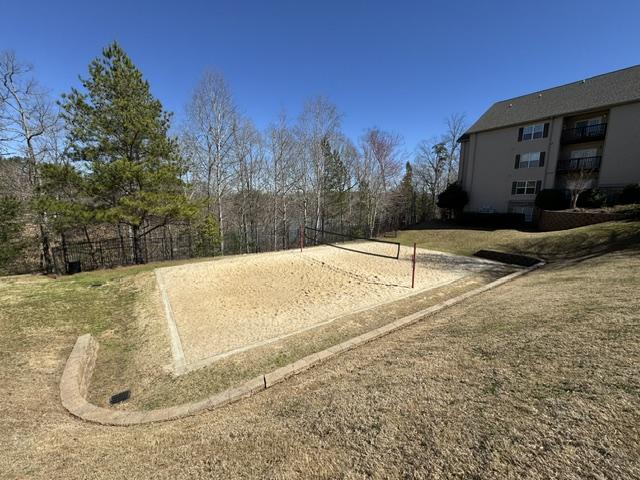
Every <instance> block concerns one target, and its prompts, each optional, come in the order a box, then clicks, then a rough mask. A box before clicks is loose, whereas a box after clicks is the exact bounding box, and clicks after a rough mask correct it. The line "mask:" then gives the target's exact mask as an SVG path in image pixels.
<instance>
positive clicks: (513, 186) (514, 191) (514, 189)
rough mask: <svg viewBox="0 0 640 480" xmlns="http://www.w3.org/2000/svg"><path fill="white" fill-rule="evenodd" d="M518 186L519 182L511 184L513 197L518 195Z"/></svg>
mask: <svg viewBox="0 0 640 480" xmlns="http://www.w3.org/2000/svg"><path fill="white" fill-rule="evenodd" d="M517 184H518V182H513V183H512V184H511V195H515V194H516V185H517Z"/></svg>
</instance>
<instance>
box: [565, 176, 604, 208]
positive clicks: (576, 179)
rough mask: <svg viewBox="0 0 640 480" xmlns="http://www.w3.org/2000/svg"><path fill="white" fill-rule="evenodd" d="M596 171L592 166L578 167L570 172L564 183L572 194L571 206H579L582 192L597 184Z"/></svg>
mask: <svg viewBox="0 0 640 480" xmlns="http://www.w3.org/2000/svg"><path fill="white" fill-rule="evenodd" d="M595 180H596V173H595V171H594V170H593V169H591V168H578V169H577V170H573V171H571V172H569V173H568V174H567V175H566V177H565V180H564V184H565V186H566V188H567V190H569V193H570V194H571V208H576V207H577V206H578V198H579V197H580V194H581V193H582V192H584V191H586V190H589V189H590V188H592V187H593V186H594V185H595V183H596V182H595Z"/></svg>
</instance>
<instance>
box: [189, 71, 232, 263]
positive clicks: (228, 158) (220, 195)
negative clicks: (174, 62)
mask: <svg viewBox="0 0 640 480" xmlns="http://www.w3.org/2000/svg"><path fill="white" fill-rule="evenodd" d="M187 118H188V122H187V129H186V130H187V132H186V134H185V139H184V141H185V143H186V144H187V145H188V149H189V150H190V151H191V154H192V156H193V164H194V165H195V166H196V169H195V170H196V171H195V174H196V175H197V176H198V179H199V180H200V181H201V182H202V184H203V185H204V190H205V198H206V204H207V211H208V212H211V211H213V210H214V209H215V212H216V215H217V219H218V228H219V229H220V247H221V250H222V253H223V254H224V234H225V226H226V218H225V209H224V201H225V198H226V195H227V193H228V192H229V190H230V188H231V184H232V181H233V175H234V167H233V162H234V156H233V147H234V129H235V128H236V125H237V123H238V114H237V111H236V106H235V104H234V102H233V98H232V96H231V91H230V89H229V87H228V85H227V83H226V81H225V79H224V77H223V76H222V75H221V74H220V73H218V72H213V71H207V72H205V73H204V75H203V76H202V79H201V80H200V83H198V85H197V86H196V88H195V90H194V92H193V96H192V98H191V103H190V104H189V105H188V107H187Z"/></svg>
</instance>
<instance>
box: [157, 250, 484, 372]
mask: <svg viewBox="0 0 640 480" xmlns="http://www.w3.org/2000/svg"><path fill="white" fill-rule="evenodd" d="M346 248H349V249H354V250H361V251H368V252H369V253H375V254H388V253H391V254H392V255H393V254H395V250H394V249H395V247H393V246H389V245H386V244H371V243H369V242H366V243H362V244H349V245H347V246H346ZM411 253H412V249H409V248H407V247H402V249H401V253H400V258H399V259H398V260H396V259H395V258H381V257H379V256H373V255H364V254H361V253H355V252H353V251H351V250H345V249H338V248H335V247H331V246H318V247H311V248H305V249H304V251H303V252H300V251H299V250H291V251H287V252H274V253H263V254H255V255H242V256H234V257H228V258H223V259H219V260H214V261H207V262H201V263H195V264H186V265H181V266H176V267H168V268H162V269H159V272H158V273H160V275H161V277H162V284H164V288H165V289H166V293H167V297H168V300H169V302H170V305H171V310H172V311H173V317H174V321H175V324H176V326H177V331H178V334H179V337H180V342H181V344H182V349H183V351H184V356H185V359H186V364H187V365H190V364H191V365H193V364H197V363H202V362H203V361H208V360H211V361H215V360H216V359H219V358H223V357H224V356H228V355H230V354H233V353H236V352H239V351H243V350H246V349H248V348H252V347H255V346H258V345H263V344H265V343H269V342H272V341H276V340H277V339H279V338H282V337H283V336H288V335H292V334H295V333H296V332H300V331H304V330H308V329H310V328H313V327H315V326H318V325H321V324H326V323H328V322H331V321H334V320H335V319H337V318H339V317H341V316H344V315H347V314H350V313H354V312H356V311H359V310H363V309H368V308H372V307H375V306H376V305H380V304H384V303H388V302H391V301H395V300H398V299H400V298H402V297H405V296H410V295H413V294H416V293H418V292H420V291H424V290H428V289H431V288H436V287H438V286H441V285H444V284H447V283H450V282H453V281H456V280H458V279H460V278H463V277H464V276H466V275H469V274H471V273H474V272H478V271H481V270H485V269H487V268H492V266H493V265H494V264H493V262H489V261H485V260H480V259H474V258H469V257H460V256H454V255H448V254H442V253H437V252H431V251H426V250H421V249H419V250H418V254H417V267H416V283H415V288H414V289H411Z"/></svg>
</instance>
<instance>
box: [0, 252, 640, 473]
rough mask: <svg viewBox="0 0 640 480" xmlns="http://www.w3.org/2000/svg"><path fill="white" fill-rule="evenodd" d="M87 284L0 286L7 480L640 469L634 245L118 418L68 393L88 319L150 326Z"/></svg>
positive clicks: (112, 288) (0, 409)
mask: <svg viewBox="0 0 640 480" xmlns="http://www.w3.org/2000/svg"><path fill="white" fill-rule="evenodd" d="M103 275H107V274H106V273H105V274H103ZM84 278H85V280H86V282H87V285H85V286H83V285H82V282H83V281H85V280H82V277H80V278H79V279H78V280H73V281H70V280H69V282H70V283H65V282H62V283H57V282H50V281H44V282H43V281H40V280H33V281H31V280H28V279H26V280H24V281H22V282H21V283H18V282H16V281H14V280H11V281H8V282H9V283H8V284H6V283H5V281H1V280H0V302H1V304H2V307H3V308H2V310H0V352H1V353H0V355H1V360H2V363H1V364H0V365H1V366H0V381H1V382H2V385H3V392H6V393H4V396H5V398H4V401H3V402H2V403H1V404H0V431H1V432H2V435H0V452H1V454H0V472H2V473H1V476H3V478H4V477H6V478H24V477H37V478H62V477H64V478H121V477H123V476H126V477H127V478H150V477H154V478H225V479H227V478H248V477H249V478H452V477H453V478H535V479H546V478H569V479H572V478H575V479H578V478H612V479H613V478H640V461H639V459H638V458H639V457H638V445H639V444H640V430H639V429H638V425H639V424H640V371H639V370H638V365H639V364H640V315H639V314H638V312H639V311H640V297H639V296H638V294H637V292H638V290H639V288H640V250H639V249H638V248H637V247H636V248H635V249H625V250H619V251H616V252H610V253H607V254H605V255H603V256H600V257H596V258H591V259H589V260H585V261H578V262H573V263H570V264H563V263H556V264H553V265H551V266H549V267H547V268H545V269H544V270H542V271H539V272H536V273H533V274H531V275H529V276H527V277H523V278H521V279H518V280H516V281H515V282H513V283H511V284H507V285H505V286H502V287H500V288H498V289H496V290H493V291H490V292H487V293H485V294H483V295H480V296H478V297H475V298H473V299H471V300H470V301H467V302H465V303H464V304H461V305H458V306H455V307H453V308H451V309H450V310H447V311H444V312H441V313H440V314H438V315H436V316H435V317H433V318H431V319H429V320H428V321H425V322H422V323H419V324H417V325H415V326H413V327H410V328H408V329H405V330H403V331H400V332H396V333H394V334H392V335H389V336H388V337H385V338H383V339H381V340H379V341H376V342H374V343H371V344H369V345H366V346H364V347H362V348H360V349H357V350H355V351H351V352H349V353H347V354H344V355H341V356H339V357H337V358H335V359H334V360H331V361H329V362H327V363H326V364H323V365H321V366H319V367H316V368H314V369H312V370H310V371H308V372H306V373H305V374H303V375H300V376H298V377H295V378H293V379H290V380H288V381H287V382H285V383H284V384H281V385H279V386H276V387H274V388H272V389H269V390H267V391H265V392H263V393H261V394H259V395H257V396H255V397H253V398H250V399H247V400H244V401H242V402H240V403H237V404H234V405H230V406H228V407H225V408H222V409H219V410H216V411H212V412H207V413H205V414H203V415H200V416H196V417H192V418H187V419H183V420H179V421H175V422H170V423H165V424H158V425H147V426H139V427H131V428H126V429H124V428H114V427H99V426H95V425H91V424H85V423H82V422H80V421H77V420H76V419H74V418H72V417H70V416H69V415H68V414H67V413H66V412H65V411H64V410H63V409H62V407H61V405H60V402H59V400H58V381H59V378H60V374H61V372H62V368H63V365H64V361H65V359H66V356H67V355H68V353H69V351H70V349H71V347H72V345H73V342H74V340H75V336H76V335H77V334H78V332H79V331H82V330H83V329H86V328H87V327H88V326H90V328H89V329H90V330H91V331H92V332H93V333H94V334H96V335H103V336H105V334H104V332H107V331H109V330H112V332H111V333H110V335H113V336H114V337H117V336H120V335H124V334H125V332H133V333H135V332H138V333H140V331H139V330H137V328H138V327H135V329H132V330H129V328H133V327H128V326H127V323H126V322H124V321H123V319H121V316H122V315H123V311H131V304H129V303H128V302H132V301H134V300H133V299H131V298H130V296H131V291H130V290H128V289H129V288H133V289H134V290H135V288H138V287H136V286H135V285H133V286H131V285H129V284H126V285H127V287H126V288H124V285H125V284H119V283H118V282H119V281H120V280H118V279H117V278H111V277H109V278H108V279H107V281H106V284H105V285H103V286H102V287H89V286H88V283H89V280H88V279H87V278H88V277H84ZM95 278H96V277H92V279H91V281H95ZM101 278H103V279H104V278H106V277H101ZM74 282H80V284H76V283H74ZM85 287H86V288H85ZM122 288H124V290H123V291H120V289H122ZM140 288H142V287H140ZM65 292H67V293H66V296H65ZM118 292H120V293H118ZM70 295H72V296H73V298H76V299H78V300H79V301H82V302H85V305H84V308H79V307H76V306H74V305H71V304H68V303H65V300H64V299H65V298H68V297H69V296H70ZM119 295H120V296H119ZM42 297H45V298H46V302H45V301H44V298H42ZM109 299H111V301H110V302H109V301H108V300H109ZM96 302H97V303H98V305H100V310H101V311H102V312H103V316H104V317H106V319H105V320H104V322H105V323H104V324H101V323H99V322H98V317H99V316H98V315H97V314H96V317H94V316H93V315H94V312H93V310H92V308H93V307H92V305H93V304H94V303H96ZM121 309H124V310H121ZM83 312H84V314H85V315H86V316H88V319H85V321H84V322H83V320H82V314H83ZM47 313H55V315H46V314H47ZM34 318H36V319H37V321H34ZM87 322H88V323H87ZM104 343H106V344H107V345H108V344H109V342H108V340H107V339H105V341H104ZM106 350H107V352H101V354H103V353H106V354H108V350H109V349H108V347H107V348H106ZM120 353H121V354H122V355H123V356H124V358H130V357H127V352H120ZM131 355H134V354H133V353H132V354H131Z"/></svg>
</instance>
